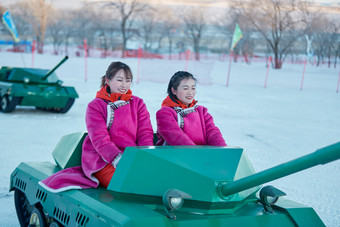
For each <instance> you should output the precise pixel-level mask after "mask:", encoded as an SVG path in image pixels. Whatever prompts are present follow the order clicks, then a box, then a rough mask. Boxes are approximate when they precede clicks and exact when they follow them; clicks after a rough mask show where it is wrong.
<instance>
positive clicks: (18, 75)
mask: <svg viewBox="0 0 340 227" xmlns="http://www.w3.org/2000/svg"><path fill="white" fill-rule="evenodd" d="M67 59H68V57H67V56H65V58H64V59H63V60H61V61H60V62H59V64H57V65H56V66H55V67H54V68H53V69H51V70H48V69H36V68H16V67H8V66H3V67H1V69H0V101H1V105H0V111H2V112H5V113H7V112H11V111H13V110H14V109H15V107H16V106H17V105H20V106H35V107H36V108H37V109H42V110H47V111H51V112H56V113H66V112H67V111H68V110H69V109H70V108H71V106H72V105H73V103H74V100H75V98H78V94H77V92H76V90H75V89H74V87H65V86H62V83H63V82H62V81H61V80H59V79H58V77H57V75H56V73H55V70H56V69H57V68H58V67H59V66H60V65H62V64H63V63H64V62H65V61H66V60H67Z"/></svg>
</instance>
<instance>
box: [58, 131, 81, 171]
mask: <svg viewBox="0 0 340 227" xmlns="http://www.w3.org/2000/svg"><path fill="white" fill-rule="evenodd" d="M86 135H87V133H83V132H76V133H72V134H69V135H66V136H63V137H62V138H61V139H60V140H59V142H58V144H57V146H56V147H55V148H54V150H53V152H52V156H53V158H54V160H55V162H56V163H57V165H58V166H59V167H60V168H61V169H65V168H69V167H73V166H80V165H81V152H82V144H83V141H84V139H85V137H86Z"/></svg>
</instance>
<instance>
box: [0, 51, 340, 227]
mask: <svg viewBox="0 0 340 227" xmlns="http://www.w3.org/2000/svg"><path fill="white" fill-rule="evenodd" d="M61 59H62V56H51V55H35V60H34V61H35V63H34V64H35V65H34V66H35V67H37V68H46V69H49V68H52V67H54V65H56V64H57V63H58V62H59V61H60V60H61ZM116 60H121V61H124V62H125V63H127V64H128V65H130V66H131V68H132V70H133V72H134V76H135V83H134V84H133V86H132V91H133V94H135V95H137V96H140V97H142V98H143V99H144V101H145V103H146V105H147V108H148V110H149V112H150V114H151V120H152V124H153V127H154V130H156V127H155V126H156V120H155V113H156V111H157V110H158V109H159V108H160V105H161V102H162V100H163V99H164V98H165V96H166V88H167V83H168V80H169V78H170V77H171V76H172V74H173V73H174V72H176V71H178V70H184V68H185V61H178V60H176V61H169V60H146V59H144V60H141V61H140V68H139V70H138V60H137V59H103V58H102V59H100V58H89V59H88V61H87V62H88V70H87V75H88V80H87V82H85V81H84V75H85V69H84V59H82V58H76V57H71V58H70V59H69V60H68V61H67V62H65V63H64V65H62V66H61V67H60V68H59V69H58V70H57V75H58V76H59V78H60V79H61V80H63V81H64V85H68V86H74V87H75V88H76V90H77V92H78V93H79V96H80V98H79V99H76V101H75V104H74V105H73V107H72V108H71V110H70V111H69V112H68V113H66V114H54V113H46V112H41V111H38V110H35V109H34V108H27V107H26V108H23V107H19V108H17V109H16V110H15V111H14V112H12V113H8V114H4V113H0V129H1V130H0V160H1V165H0V226H18V221H17V217H16V212H15V208H14V202H13V192H9V183H10V182H9V181H10V174H11V172H12V171H13V170H14V169H15V168H16V166H18V165H19V163H20V162H25V161H38V162H39V161H50V162H53V158H52V155H51V152H52V151H53V149H54V147H55V146H56V144H57V143H58V141H59V139H60V138H61V137H62V136H64V135H66V134H69V133H73V132H78V131H85V130H86V128H85V122H84V118H85V110H86V106H87V103H88V102H89V101H91V100H92V99H93V98H94V96H95V93H96V91H97V90H98V89H99V82H100V77H101V76H102V75H104V73H105V71H106V68H107V66H108V65H109V64H110V62H111V61H116ZM0 66H18V67H24V66H26V67H30V66H31V54H13V53H1V52H0ZM266 70H267V68H266V67H265V65H264V63H254V64H252V65H245V64H242V63H239V64H232V67H231V74H230V80H229V86H228V87H226V80H227V79H226V77H227V72H228V63H227V62H221V61H215V62H212V61H210V62H209V61H202V62H199V63H198V62H189V64H188V71H190V72H193V73H194V74H195V75H196V76H197V78H198V79H199V81H200V83H199V85H198V88H197V91H198V93H197V96H196V99H197V100H198V104H200V105H204V106H206V107H208V109H209V112H210V113H211V114H212V116H213V117H214V120H215V123H216V125H217V126H218V127H219V128H220V129H221V131H222V133H223V136H224V138H225V139H226V141H227V143H228V145H229V146H238V147H242V148H244V149H245V151H246V153H247V155H248V157H249V159H250V160H251V162H252V164H253V166H254V168H255V170H256V171H261V170H264V169H266V168H269V167H272V166H274V165H277V164H280V163H282V162H286V161H289V160H292V159H294V158H297V157H299V156H302V155H305V154H308V153H310V152H313V151H315V150H316V149H318V148H322V147H325V146H328V145H330V144H333V143H336V142H339V141H340V94H339V93H336V89H337V83H338V77H339V68H336V69H334V68H333V67H332V68H328V67H326V66H322V67H314V66H311V65H307V68H306V74H305V80H304V85H303V90H302V91H300V84H301V77H302V72H303V65H292V64H285V65H284V66H283V69H282V70H273V69H269V74H268V83H267V88H266V89H264V81H265V76H266ZM137 75H139V81H138V83H136V82H137ZM269 184H271V185H274V186H275V187H277V188H279V189H281V190H283V191H284V192H286V193H287V196H286V198H288V199H291V200H294V201H297V202H300V203H302V204H305V205H308V206H311V207H313V208H314V209H315V210H316V212H317V213H318V214H319V215H320V217H321V219H322V220H323V221H324V223H325V224H326V225H327V226H334V227H335V226H340V205H339V204H340V191H339V188H340V161H335V162H332V163H330V164H328V165H323V166H317V167H314V168H311V169H308V170H305V171H302V172H299V173H296V174H294V175H291V176H288V177H285V178H282V179H279V180H275V181H273V182H270V183H269Z"/></svg>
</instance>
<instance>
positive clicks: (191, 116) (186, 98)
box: [156, 71, 227, 146]
mask: <svg viewBox="0 0 340 227" xmlns="http://www.w3.org/2000/svg"><path fill="white" fill-rule="evenodd" d="M195 95H196V79H195V78H194V76H193V75H192V74H191V73H189V72H185V71H179V72H176V73H175V74H174V75H173V76H172V78H171V79H170V82H169V85H168V96H167V97H166V98H165V99H164V101H163V103H162V108H161V109H160V110H159V111H158V112H157V114H156V120H157V136H158V142H157V145H212V146H227V144H226V143H225V141H224V139H223V137H222V134H221V132H220V130H219V129H218V128H217V127H216V126H215V124H214V121H213V118H212V116H211V115H210V114H209V113H208V109H207V108H205V107H203V106H199V105H197V104H196V103H197V101H195V99H194V98H195Z"/></svg>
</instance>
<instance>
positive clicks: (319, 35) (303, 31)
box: [0, 0, 340, 68]
mask: <svg viewBox="0 0 340 227" xmlns="http://www.w3.org/2000/svg"><path fill="white" fill-rule="evenodd" d="M145 2H146V1H141V0H112V1H98V2H94V3H86V4H84V5H83V6H82V7H81V8H79V9H72V10H68V9H56V8H54V7H53V6H52V5H51V3H49V2H47V1H45V0H22V1H21V2H19V3H16V4H13V5H12V6H10V7H9V10H10V11H11V14H12V16H13V19H14V21H15V23H16V27H17V30H18V33H19V35H20V37H21V39H28V40H29V39H32V36H33V37H34V38H35V39H36V40H37V43H38V45H37V47H38V48H37V49H38V52H39V53H43V47H44V43H45V39H46V40H47V41H48V42H50V43H52V44H53V46H54V51H55V52H56V53H57V52H58V51H59V50H60V48H61V47H62V46H64V47H65V51H67V49H68V47H69V45H70V44H72V45H73V44H76V45H82V43H83V40H84V38H86V39H87V41H88V44H89V45H91V46H94V45H95V42H96V40H100V46H101V48H103V49H104V50H110V49H111V50H113V49H117V48H121V49H122V57H124V54H125V51H126V48H127V43H128V41H129V40H132V39H134V40H138V41H139V42H142V43H143V48H144V49H145V50H147V51H153V52H158V51H160V50H161V49H162V48H163V49H164V47H167V50H168V53H169V56H171V53H172V52H173V50H174V48H177V49H180V50H182V51H183V50H185V49H186V48H187V46H189V45H190V46H191V48H192V49H193V51H194V53H195V58H196V60H199V57H200V51H201V49H202V46H204V47H207V48H209V49H210V50H212V51H219V52H227V51H228V50H229V48H230V47H229V45H230V40H231V38H232V35H233V31H234V28H235V24H236V23H238V24H239V25H240V27H241V29H242V32H243V38H242V39H241V41H240V42H239V43H238V45H237V46H236V47H235V48H234V50H233V51H234V53H235V54H234V56H237V55H243V56H244V57H245V59H246V61H249V59H250V58H251V57H252V55H253V54H254V52H262V53H266V54H268V55H272V56H273V59H274V60H273V65H274V68H281V67H282V64H283V62H284V60H285V58H286V57H287V56H289V55H290V54H296V53H297V54H298V53H299V52H300V53H301V52H302V53H303V52H305V50H306V45H307V41H310V43H311V46H309V49H310V50H312V51H313V53H314V55H315V56H317V59H318V63H320V62H321V61H323V60H324V59H326V58H327V59H328V62H329V64H330V59H331V57H335V59H337V57H338V56H339V52H340V39H339V32H340V20H339V19H340V18H336V17H332V15H333V14H330V15H331V16H326V14H325V13H322V12H320V11H319V10H317V8H315V6H313V5H312V4H311V3H310V2H305V1H302V0H235V1H233V4H232V5H230V7H229V8H226V9H225V10H224V12H223V13H220V14H217V13H215V12H216V11H212V10H210V9H209V8H207V7H197V6H196V7H195V6H192V7H180V8H179V7H175V6H161V5H159V6H157V7H156V6H155V5H148V4H146V3H145ZM0 10H1V11H2V12H3V11H4V10H5V8H4V7H3V6H1V3H0ZM45 37H46V38H45ZM305 37H308V40H306V38H305ZM221 50H223V51H221ZM297 51H298V52H297ZM235 60H236V57H235Z"/></svg>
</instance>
